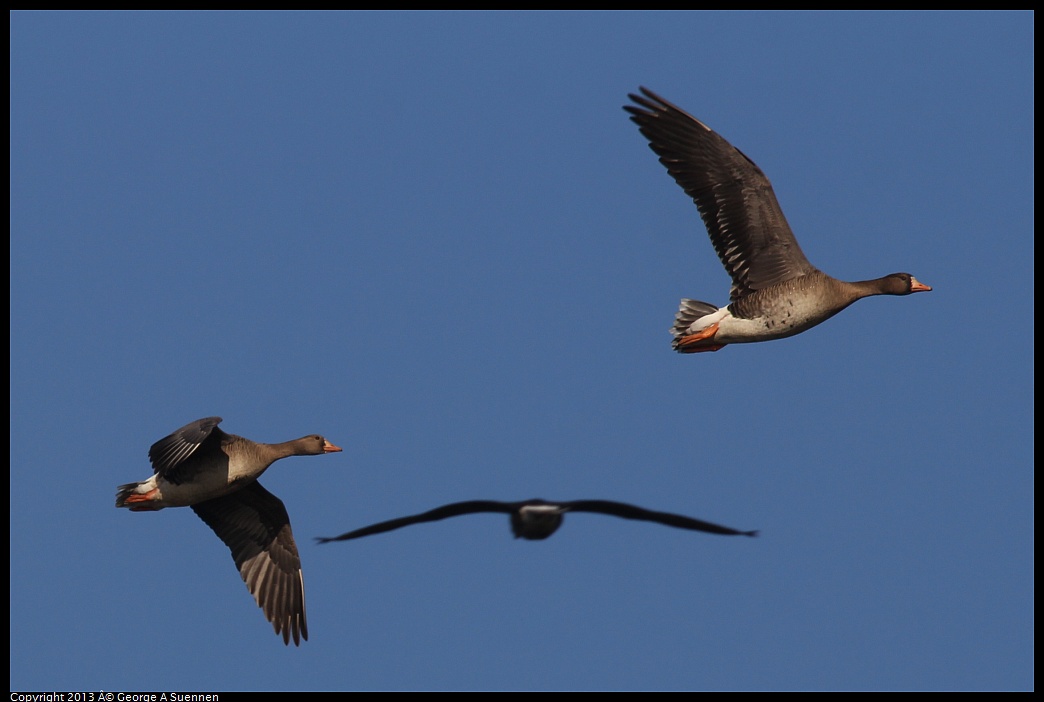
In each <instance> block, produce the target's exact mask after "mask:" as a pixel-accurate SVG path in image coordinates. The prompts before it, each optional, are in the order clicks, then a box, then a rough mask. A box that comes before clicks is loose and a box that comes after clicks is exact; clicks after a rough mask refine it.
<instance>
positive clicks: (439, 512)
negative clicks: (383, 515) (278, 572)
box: [316, 500, 519, 544]
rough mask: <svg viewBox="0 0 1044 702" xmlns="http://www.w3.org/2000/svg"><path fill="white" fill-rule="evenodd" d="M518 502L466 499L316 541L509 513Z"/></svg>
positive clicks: (344, 538)
mask: <svg viewBox="0 0 1044 702" xmlns="http://www.w3.org/2000/svg"><path fill="white" fill-rule="evenodd" d="M518 505H519V503H518V502H497V501H495V500H468V501H466V502H454V503H452V504H448V505H443V506H442V507H436V508H435V509H433V510H429V511H427V512H422V513H420V514H413V515H410V516H408V517H399V518H398V519H389V520H388V521H386V522H378V523H377V524H371V525H370V526H365V527H362V528H361V529H356V530H355V531H349V532H347V533H345V534H341V535H340V536H330V537H322V536H321V537H318V538H317V539H316V541H318V542H319V543H321V544H325V543H328V542H330V541H348V540H349V539H358V538H360V537H363V536H371V535H373V534H382V533H384V532H386V531H392V530H394V529H399V528H401V527H404V526H410V525H411V524H420V523H422V522H437V521H439V520H440V519H448V518H449V517H459V516H460V515H462V514H475V513H477V512H498V513H501V514H511V513H512V512H514V511H515V510H516V509H517V508H518Z"/></svg>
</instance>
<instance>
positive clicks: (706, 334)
mask: <svg viewBox="0 0 1044 702" xmlns="http://www.w3.org/2000/svg"><path fill="white" fill-rule="evenodd" d="M717 333H718V323H717V322H715V323H714V324H712V325H710V326H709V327H707V328H706V329H701V330H700V331H698V332H696V333H695V334H689V335H688V336H683V337H682V338H680V339H678V343H677V345H676V348H677V349H678V350H679V351H681V352H682V353H702V352H703V351H717V350H718V349H722V348H725V344H709V345H700V346H699V347H698V348H692V347H693V346H695V345H697V344H699V343H700V342H701V341H706V340H707V339H713V338H714V335H715V334H717Z"/></svg>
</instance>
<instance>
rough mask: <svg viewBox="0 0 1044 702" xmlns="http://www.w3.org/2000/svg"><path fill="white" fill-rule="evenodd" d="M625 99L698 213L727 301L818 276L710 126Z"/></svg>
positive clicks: (752, 170)
mask: <svg viewBox="0 0 1044 702" xmlns="http://www.w3.org/2000/svg"><path fill="white" fill-rule="evenodd" d="M641 91H642V93H643V94H644V95H645V97H642V96H640V95H633V94H632V95H629V96H628V97H630V98H631V100H633V101H634V102H635V103H637V104H638V105H639V107H635V106H634V105H626V106H624V109H625V110H627V111H628V112H629V113H631V120H632V121H634V122H635V123H636V124H637V125H638V128H639V129H640V130H641V132H642V134H644V135H645V138H646V139H648V140H649V146H650V148H652V150H653V151H655V152H656V153H657V154H658V155H659V157H660V163H662V164H663V165H664V166H666V167H667V172H668V173H670V174H671V176H672V177H673V178H674V180H675V181H677V182H678V185H680V186H681V187H682V189H683V190H685V192H686V193H688V195H689V197H691V198H692V199H693V201H694V202H695V203H696V207H697V208H698V209H699V211H700V216H701V217H702V218H703V223H704V224H705V225H706V227H707V232H708V233H709V234H710V238H711V243H712V244H714V250H715V251H716V252H717V253H718V258H720V259H721V262H722V264H723V265H724V266H725V270H726V271H727V272H728V274H729V276H730V277H731V278H732V290H731V292H730V298H731V299H732V300H737V299H739V298H741V297H745V296H746V295H749V294H750V293H751V292H753V291H754V290H760V289H762V288H766V287H769V286H771V285H775V284H776V283H780V282H783V281H785V280H790V279H791V278H796V277H798V276H801V275H805V274H806V273H811V272H812V271H814V270H816V269H815V267H813V266H812V264H811V263H809V262H808V259H807V258H805V254H804V253H802V252H801V247H800V246H798V243H797V239H795V238H794V233H793V232H792V231H791V230H790V225H788V224H787V219H786V217H784V216H783V210H782V209H780V206H779V202H777V200H776V195H775V193H774V192H773V191H772V184H771V183H769V180H768V178H767V177H766V176H765V174H764V173H763V172H762V171H761V169H760V168H758V167H757V165H755V163H754V162H753V161H751V160H750V159H749V158H747V156H746V155H744V154H743V152H741V151H740V150H739V149H737V148H735V147H734V146H732V144H730V143H729V142H727V141H725V139H723V138H722V137H721V136H719V135H718V134H716V133H715V132H714V131H713V130H711V128H710V127H708V126H707V125H705V124H703V123H702V122H700V121H699V120H698V119H696V118H695V117H693V116H692V115H690V114H688V113H687V112H685V111H684V110H682V109H681V108H679V107H677V106H676V105H673V104H671V103H669V102H667V101H666V100H664V99H663V98H662V97H660V96H659V95H657V94H655V93H653V92H652V91H651V90H647V89H646V88H642V89H641Z"/></svg>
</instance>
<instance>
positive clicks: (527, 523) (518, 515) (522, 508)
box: [316, 500, 758, 544]
mask: <svg viewBox="0 0 1044 702" xmlns="http://www.w3.org/2000/svg"><path fill="white" fill-rule="evenodd" d="M480 512H494V513H499V514H508V515H511V531H512V533H514V535H515V538H516V539H519V538H521V539H529V540H532V541H537V540H540V539H546V538H547V537H549V536H551V535H552V534H554V533H555V531H557V530H558V527H560V526H561V525H562V519H563V517H564V516H565V513H566V512H593V513H595V514H608V515H612V516H614V517H622V518H624V519H637V520H639V521H645V522H657V523H659V524H665V525H667V526H672V527H677V528H679V529H690V530H692V531H704V532H707V533H708V534H724V535H727V536H737V535H738V536H757V534H758V532H756V531H739V530H737V529H731V528H729V527H726V526H721V525H720V524H713V523H711V522H705V521H703V520H701V519H694V518H692V517H686V516H684V515H681V514H671V513H670V512H656V511H653V510H650V509H644V508H642V507H636V506H634V505H629V504H626V503H623V502H613V501H610V500H572V501H570V502H548V501H547V500H523V501H522V502H498V501H496V500H468V501H466V502H454V503H452V504H448V505H443V506H442V507H436V508H435V509H433V510H430V511H428V512H422V513H420V514H414V515H411V516H409V517H399V518H398V519H391V520H388V521H386V522H380V523H378V524H371V525H370V526H366V527H362V528H361V529H356V530H355V531H349V532H348V533H346V534H341V535H340V536H332V537H320V538H318V539H316V540H317V541H318V542H319V543H321V544H325V543H328V542H330V541H347V540H349V539H358V538H360V537H363V536H371V535H373V534H381V533H383V532H386V531H392V530H393V529H399V528H401V527H404V526H409V525H411V524H420V523H422V522H436V521H438V520H440V519H448V518H449V517H459V516H461V515H463V514H477V513H480Z"/></svg>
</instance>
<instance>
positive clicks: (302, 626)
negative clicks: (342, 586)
mask: <svg viewBox="0 0 1044 702" xmlns="http://www.w3.org/2000/svg"><path fill="white" fill-rule="evenodd" d="M192 510H193V511H194V512H195V513H196V514H198V515H199V518H200V519H202V520H203V521H204V522H206V523H207V526H209V527H210V528H211V529H213V530H214V533H215V534H217V535H218V538H219V539H221V540H222V541H224V542H225V545H226V546H228V548H229V550H230V551H231V552H232V559H233V560H234V561H235V562H236V568H238V569H239V574H240V575H241V576H243V581H244V582H245V583H246V586H247V589H248V590H250V594H251V595H253V596H254V600H255V601H256V602H257V605H258V606H259V607H260V608H261V609H262V611H263V612H264V613H265V617H266V618H267V619H268V621H270V622H271V623H272V626H273V627H274V628H275V632H276V634H282V636H283V643H285V644H287V645H289V643H290V637H291V636H293V639H294V644H295V645H298V646H299V645H300V644H301V639H304V640H305V641H307V640H308V621H307V619H306V617H305V602H304V578H303V576H302V574H301V556H300V554H298V552H297V544H296V543H294V535H293V532H291V531H290V515H288V514H287V512H286V507H285V506H283V502H282V500H280V499H279V498H278V497H276V496H275V495H273V494H272V493H270V492H269V491H268V490H266V489H264V488H263V487H261V484H260V483H258V482H257V481H254V482H251V483H249V484H248V485H246V486H245V487H243V488H241V489H239V490H237V491H236V492H233V493H230V494H228V495H225V496H223V497H218V498H215V499H213V500H207V501H206V502H199V503H197V504H194V505H192Z"/></svg>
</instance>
